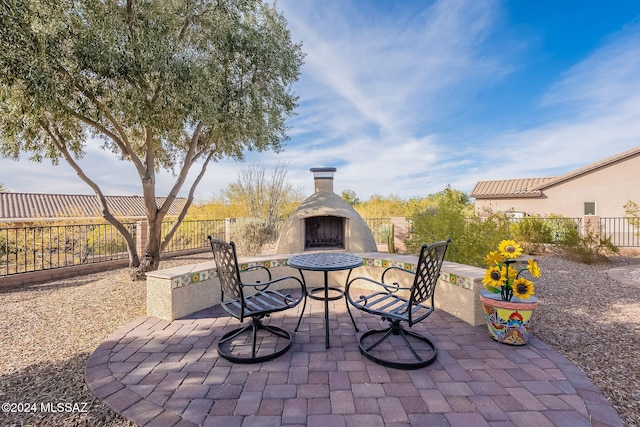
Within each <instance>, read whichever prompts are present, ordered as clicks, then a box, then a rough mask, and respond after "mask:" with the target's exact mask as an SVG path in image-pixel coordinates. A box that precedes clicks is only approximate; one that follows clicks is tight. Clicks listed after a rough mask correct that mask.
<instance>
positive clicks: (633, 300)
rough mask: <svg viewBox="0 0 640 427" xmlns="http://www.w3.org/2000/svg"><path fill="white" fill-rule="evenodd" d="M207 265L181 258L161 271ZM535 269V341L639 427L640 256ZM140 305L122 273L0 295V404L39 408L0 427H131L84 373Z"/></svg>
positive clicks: (139, 287) (139, 290)
mask: <svg viewBox="0 0 640 427" xmlns="http://www.w3.org/2000/svg"><path fill="white" fill-rule="evenodd" d="M209 259H210V256H209V254H202V255H195V256H190V257H184V258H177V259H173V260H169V261H163V263H162V268H168V267H173V266H177V265H181V264H189V263H193V262H201V261H205V260H209ZM539 263H540V266H541V268H542V273H543V276H542V277H541V278H539V279H536V294H537V296H538V298H540V300H541V304H540V306H539V308H538V310H537V311H536V314H535V316H536V317H535V322H536V324H535V327H534V334H535V335H536V336H537V337H538V338H540V339H542V340H543V341H545V342H546V343H547V344H549V345H551V346H552V347H554V348H555V349H557V350H558V351H559V352H560V353H562V354H563V355H564V356H566V357H567V358H569V359H570V360H572V361H573V362H574V363H575V364H576V365H578V366H579V367H580V368H581V369H582V370H583V371H584V372H586V373H587V375H588V376H589V378H591V380H592V381H593V383H594V384H595V385H596V386H598V387H599V388H600V389H601V390H602V391H603V393H604V394H605V396H607V398H608V399H609V400H610V401H611V402H612V403H613V405H614V406H615V408H616V409H617V411H618V412H619V413H620V414H621V417H622V420H623V422H624V424H625V425H626V426H633V427H635V426H640V355H639V354H638V352H639V351H640V258H629V257H615V258H612V260H611V262H610V263H608V264H600V265H583V264H577V263H574V262H570V261H566V260H562V259H560V258H556V257H548V256H547V257H541V258H539ZM621 266H630V268H629V270H630V273H629V274H628V276H627V277H628V278H629V279H630V280H629V281H630V282H632V283H631V284H622V283H619V282H617V281H615V280H612V279H610V278H609V277H608V275H607V270H608V269H610V268H614V267H621ZM634 281H637V284H635V285H634V284H633V282H634ZM145 298H146V291H145V283H144V282H131V281H129V279H128V274H127V270H126V269H121V270H115V271H110V272H106V273H96V274H91V275H86V276H82V277H78V278H74V279H65V280H59V281H55V282H48V283H45V284H40V285H33V286H27V287H21V288H13V289H1V288H0V307H2V309H1V312H0V331H1V337H2V345H1V346H0V403H5V402H13V403H18V402H20V403H31V404H36V406H37V408H36V409H37V411H35V412H31V413H21V414H17V413H8V414H7V413H0V425H3V426H6V425H16V426H36V425H38V426H40V425H47V426H85V425H90V426H94V425H95V426H114V427H115V426H131V425H132V424H131V423H129V422H128V421H126V420H125V419H123V418H122V417H120V416H119V415H118V414H116V413H114V412H113V411H111V410H110V409H109V408H108V407H107V406H106V405H104V404H102V403H101V402H99V401H97V400H96V399H95V398H94V397H93V395H92V394H91V393H90V392H89V390H88V389H87V387H86V385H85V383H84V366H85V363H86V360H87V358H88V357H89V355H90V354H91V352H92V351H93V350H94V349H95V348H96V347H98V345H99V344H100V343H101V342H102V341H104V339H105V338H106V337H107V336H109V335H110V334H111V333H112V332H114V331H116V330H117V329H118V328H119V327H121V326H123V325H125V324H127V323H128V322H129V321H131V320H133V319H135V318H137V317H139V316H142V315H145V306H146V300H145ZM558 325H562V327H561V328H559V327H557V326H558ZM60 403H62V404H65V403H68V404H77V405H76V406H75V407H73V406H70V407H69V409H71V410H73V411H75V412H71V413H70V412H65V411H60V412H57V413H56V412H53V411H52V410H51V409H55V408H57V406H56V405H57V404H60ZM41 405H45V408H46V407H47V405H50V406H49V410H48V411H45V412H43V411H42V407H41ZM65 409H66V408H65Z"/></svg>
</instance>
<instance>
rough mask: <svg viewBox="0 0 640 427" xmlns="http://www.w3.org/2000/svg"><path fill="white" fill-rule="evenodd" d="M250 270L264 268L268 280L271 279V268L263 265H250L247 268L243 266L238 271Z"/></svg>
mask: <svg viewBox="0 0 640 427" xmlns="http://www.w3.org/2000/svg"><path fill="white" fill-rule="evenodd" d="M251 270H264V271H266V272H267V276H268V277H269V278H268V279H267V281H268V282H270V281H271V279H272V277H271V270H269V269H268V268H267V267H265V266H264V265H253V266H251V267H247V268H243V269H241V270H240V273H244V272H247V271H251ZM256 283H260V282H256Z"/></svg>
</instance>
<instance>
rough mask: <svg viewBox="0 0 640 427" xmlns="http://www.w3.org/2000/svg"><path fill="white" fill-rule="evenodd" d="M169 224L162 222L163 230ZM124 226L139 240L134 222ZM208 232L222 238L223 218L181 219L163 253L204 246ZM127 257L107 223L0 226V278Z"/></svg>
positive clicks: (112, 227) (167, 227) (223, 234)
mask: <svg viewBox="0 0 640 427" xmlns="http://www.w3.org/2000/svg"><path fill="white" fill-rule="evenodd" d="M171 224H172V222H171V221H167V222H164V223H163V224H162V231H163V233H166V232H167V231H168V230H169V228H170V227H171ZM124 226H125V228H127V230H128V231H129V232H130V233H131V234H132V235H133V238H134V241H138V239H140V236H138V235H137V223H125V224H124ZM208 235H212V236H215V237H218V238H222V239H224V237H225V220H224V219H214V220H198V221H183V222H182V224H180V227H179V228H178V230H177V231H176V233H175V234H174V236H173V238H172V239H171V241H170V243H169V245H168V246H167V248H166V249H165V251H164V253H173V252H178V251H184V250H189V249H199V248H206V247H207V244H208V243H207V236H208ZM128 257H129V254H128V253H127V244H126V241H125V240H124V237H122V235H121V234H120V233H119V232H118V231H117V230H116V228H115V227H114V226H112V225H111V224H74V225H68V224H63V225H42V226H29V227H6V228H0V277H1V276H8V275H12V274H19V273H27V272H32V271H40V270H49V269H54V268H62V267H71V266H76V265H85V264H92V263H100V262H106V261H113V260H119V259H127V258H128Z"/></svg>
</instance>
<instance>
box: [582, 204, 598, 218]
mask: <svg viewBox="0 0 640 427" xmlns="http://www.w3.org/2000/svg"><path fill="white" fill-rule="evenodd" d="M584 214H585V215H595V214H596V202H584Z"/></svg>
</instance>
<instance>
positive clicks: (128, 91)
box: [0, 0, 304, 269]
mask: <svg viewBox="0 0 640 427" xmlns="http://www.w3.org/2000/svg"><path fill="white" fill-rule="evenodd" d="M0 46H2V49H0V70H2V72H0V155H2V156H4V157H7V158H13V159H16V160H17V159H18V158H19V156H20V154H21V153H29V154H30V156H31V157H30V158H31V159H32V160H34V161H38V162H39V161H42V160H43V159H45V158H48V159H51V161H52V162H53V163H58V162H59V160H60V159H63V160H64V161H66V162H67V163H68V164H69V165H70V166H71V167H72V168H73V169H74V170H75V172H76V173H77V174H78V176H79V177H80V178H81V179H82V180H83V181H84V182H85V183H87V185H88V186H89V187H91V189H92V190H93V191H94V192H95V193H96V194H97V195H98V196H102V190H101V188H100V186H99V184H98V183H97V182H96V181H95V180H93V179H92V177H91V176H90V173H91V171H85V170H83V169H82V167H81V166H80V164H79V163H78V162H77V161H76V160H77V159H79V158H81V157H82V156H83V155H84V153H85V151H86V146H87V142H88V141H91V140H93V139H94V138H98V139H101V140H102V148H104V149H105V150H108V151H111V152H113V153H114V155H115V156H116V157H118V158H120V159H123V160H127V161H129V162H130V165H131V167H133V168H135V170H136V173H137V175H138V176H140V181H141V182H140V183H141V188H142V192H143V197H144V199H145V202H146V203H145V205H146V206H147V218H148V221H149V224H150V235H149V239H148V245H147V248H146V252H147V253H148V256H149V258H150V263H149V265H150V268H151V269H155V268H157V267H158V263H159V257H160V252H161V250H162V248H163V247H165V246H166V245H167V244H168V242H169V240H170V239H171V237H172V235H173V233H175V231H176V230H177V228H178V226H179V224H180V221H181V220H182V216H181V217H179V218H178V220H177V221H176V222H175V224H174V225H175V226H174V227H172V228H171V229H170V230H169V232H168V234H167V235H165V236H164V237H163V236H161V234H160V230H161V223H162V221H163V219H164V217H165V215H166V213H167V211H168V209H169V206H170V205H171V203H173V201H174V199H175V197H176V196H177V194H178V193H179V191H180V190H181V189H182V187H183V185H184V184H185V182H186V180H187V176H188V174H189V171H190V169H191V168H192V167H193V166H195V165H196V164H197V165H198V167H199V168H200V170H199V172H198V173H196V176H197V177H196V179H194V180H193V181H192V184H191V188H190V189H189V190H190V191H189V194H190V196H189V198H188V202H187V203H186V205H185V209H187V208H188V206H189V205H190V203H191V199H192V197H193V196H192V195H193V192H194V190H195V188H196V187H197V185H198V184H199V182H200V180H201V179H202V176H203V175H204V173H205V171H206V167H207V165H208V164H210V162H211V161H212V160H213V161H215V160H218V159H221V158H223V157H231V158H236V159H242V157H243V152H244V151H245V150H266V149H274V150H276V151H278V150H280V149H281V148H282V143H283V141H284V140H286V139H287V135H286V131H287V125H286V120H287V119H288V118H289V117H290V116H291V115H292V114H293V111H294V109H295V107H296V105H297V97H296V96H294V95H293V94H292V92H291V85H292V84H293V83H294V82H295V81H296V80H297V78H298V76H299V73H300V67H301V65H302V61H303V57H304V55H303V54H302V52H301V47H300V45H299V44H295V43H293V42H292V40H291V35H290V33H289V31H288V30H287V28H286V22H285V20H284V17H283V16H282V15H281V14H280V13H279V12H277V10H276V8H275V6H274V5H273V4H271V3H267V2H262V1H261V0H243V1H233V0H200V1H196V2H191V1H189V2H185V1H175V0H166V1H160V0H150V1H142V2H115V1H93V0H78V1H73V2H71V1H49V0H30V1H26V0H6V1H3V2H2V3H1V4H0ZM160 168H164V169H166V170H169V171H171V172H173V173H174V174H175V176H176V180H175V183H174V185H173V187H172V190H171V192H170V194H168V195H167V196H168V197H167V198H166V202H165V203H164V204H163V205H162V206H159V207H157V206H156V205H155V200H156V199H155V197H156V191H155V182H156V178H155V174H156V172H157V171H158V170H159V169H160ZM100 200H101V203H103V206H101V208H102V209H103V212H104V217H105V219H107V220H108V221H109V222H110V223H112V224H114V225H115V226H116V227H118V230H119V231H120V232H121V233H122V234H123V236H124V237H125V238H126V239H127V244H128V247H129V249H130V251H131V252H130V253H131V254H132V259H131V262H132V265H133V266H137V265H139V264H140V262H139V259H138V255H137V253H136V248H135V242H134V240H133V237H132V236H131V234H130V233H129V232H127V230H126V228H125V227H124V225H123V224H122V223H121V222H120V221H119V220H118V219H116V218H114V217H113V216H112V215H111V214H110V212H109V210H108V204H107V202H106V201H105V199H104V198H100Z"/></svg>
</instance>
